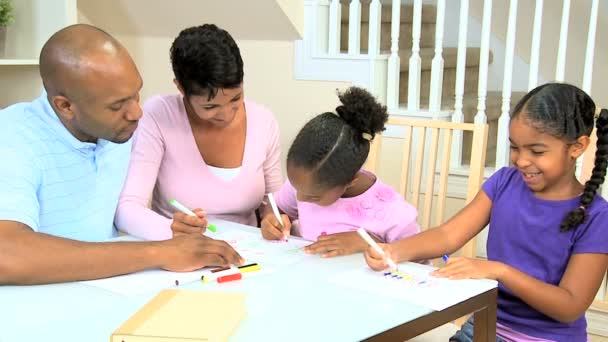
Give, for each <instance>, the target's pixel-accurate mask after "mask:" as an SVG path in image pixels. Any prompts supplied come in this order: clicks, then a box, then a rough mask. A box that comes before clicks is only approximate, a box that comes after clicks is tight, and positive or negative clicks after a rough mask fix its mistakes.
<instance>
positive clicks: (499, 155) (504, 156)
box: [496, 0, 517, 170]
mask: <svg viewBox="0 0 608 342" xmlns="http://www.w3.org/2000/svg"><path fill="white" fill-rule="evenodd" d="M516 30H517V0H511V2H510V4H509V20H508V24H507V44H506V47H505V48H506V51H505V69H504V76H503V81H502V111H501V114H500V118H499V119H498V135H497V137H496V170H498V169H499V168H501V167H503V166H507V165H508V164H509V110H510V109H511V108H510V104H511V81H512V78H513V56H514V54H515V32H516Z"/></svg>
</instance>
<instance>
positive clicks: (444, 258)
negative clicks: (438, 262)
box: [441, 254, 449, 262]
mask: <svg viewBox="0 0 608 342" xmlns="http://www.w3.org/2000/svg"><path fill="white" fill-rule="evenodd" d="M441 258H443V262H448V258H449V256H448V255H447V254H444V255H443V256H442V257H441Z"/></svg>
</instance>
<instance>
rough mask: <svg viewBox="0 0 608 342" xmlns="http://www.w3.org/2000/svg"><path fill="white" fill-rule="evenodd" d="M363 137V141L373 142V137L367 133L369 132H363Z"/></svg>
mask: <svg viewBox="0 0 608 342" xmlns="http://www.w3.org/2000/svg"><path fill="white" fill-rule="evenodd" d="M361 136H362V137H363V139H365V140H367V141H372V138H373V137H372V135H371V134H369V133H367V132H363V133H361Z"/></svg>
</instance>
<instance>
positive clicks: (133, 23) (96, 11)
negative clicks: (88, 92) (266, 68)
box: [78, 0, 304, 41]
mask: <svg viewBox="0 0 608 342" xmlns="http://www.w3.org/2000/svg"><path fill="white" fill-rule="evenodd" d="M286 1H288V3H289V5H287V3H286ZM298 10H299V11H298ZM78 11H79V12H80V15H81V16H84V17H87V18H89V19H91V20H92V22H93V23H95V24H96V25H98V26H99V27H102V28H106V29H108V30H109V31H111V32H112V33H114V34H117V35H139V36H142V35H143V36H158V37H166V36H171V37H173V36H175V35H176V34H177V33H178V32H179V31H181V30H182V29H184V28H186V27H190V26H195V25H201V24H203V23H214V24H217V25H218V26H221V27H222V28H224V29H226V30H227V31H228V32H230V33H231V34H232V36H234V37H235V38H236V39H265V40H288V41H292V40H294V39H299V38H301V35H300V34H301V31H300V29H301V27H299V26H300V23H299V22H296V24H294V23H293V22H292V21H293V20H297V21H300V19H299V17H298V15H297V14H296V13H302V14H301V15H303V11H304V1H303V0H281V1H280V3H277V0H254V1H252V0H177V1H164V0H103V1H99V0H78ZM302 22H303V20H302Z"/></svg>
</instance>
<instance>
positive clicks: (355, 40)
mask: <svg viewBox="0 0 608 342" xmlns="http://www.w3.org/2000/svg"><path fill="white" fill-rule="evenodd" d="M348 13H349V14H348V54H349V55H358V54H360V53H361V2H359V0H351V2H350V7H349V9H348Z"/></svg>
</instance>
